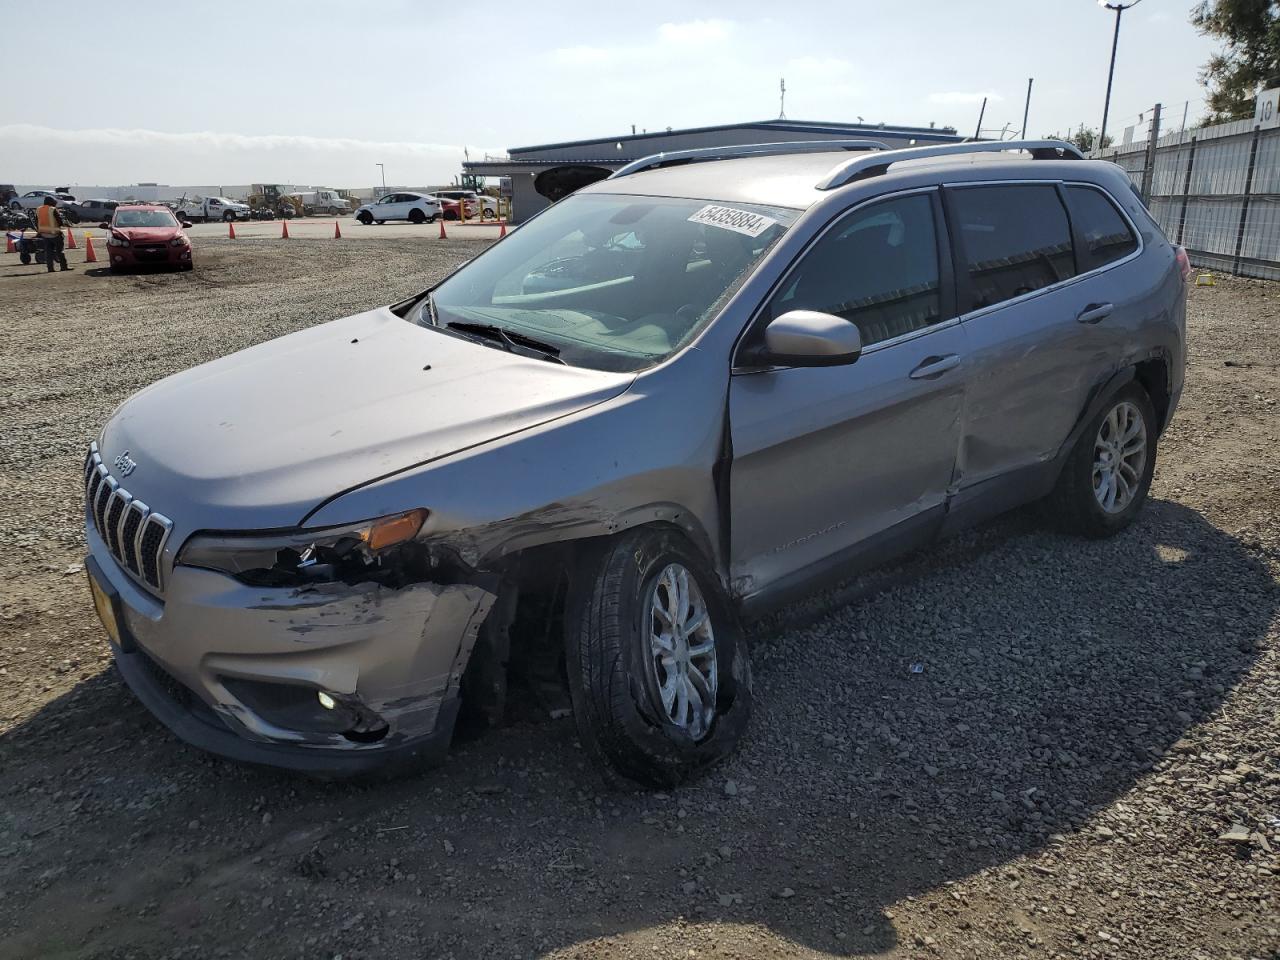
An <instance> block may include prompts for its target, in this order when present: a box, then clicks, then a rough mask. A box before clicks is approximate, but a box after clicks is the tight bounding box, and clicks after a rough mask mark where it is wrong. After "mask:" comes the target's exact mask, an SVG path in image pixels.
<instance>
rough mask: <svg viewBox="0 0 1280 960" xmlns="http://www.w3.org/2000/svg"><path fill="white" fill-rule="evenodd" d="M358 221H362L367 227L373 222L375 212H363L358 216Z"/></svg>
mask: <svg viewBox="0 0 1280 960" xmlns="http://www.w3.org/2000/svg"><path fill="white" fill-rule="evenodd" d="M356 222H357V223H362V224H364V225H365V226H366V227H367V226H368V225H369V224H371V223H373V214H371V213H369V211H367V210H366V211H365V212H363V213H361V214H360V215H359V216H358V217H356Z"/></svg>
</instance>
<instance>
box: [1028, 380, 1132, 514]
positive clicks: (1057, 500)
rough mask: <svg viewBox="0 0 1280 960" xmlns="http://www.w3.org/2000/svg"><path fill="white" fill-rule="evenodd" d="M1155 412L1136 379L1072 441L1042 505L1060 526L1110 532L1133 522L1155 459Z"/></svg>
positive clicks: (1107, 404)
mask: <svg viewBox="0 0 1280 960" xmlns="http://www.w3.org/2000/svg"><path fill="white" fill-rule="evenodd" d="M1156 433H1157V427H1156V416H1155V410H1154V408H1153V407H1152V406H1151V398H1150V397H1148V396H1147V392H1146V391H1145V390H1143V389H1142V386H1141V385H1140V384H1138V383H1130V384H1128V385H1127V386H1125V387H1124V388H1122V389H1121V390H1120V391H1119V392H1117V393H1116V394H1115V395H1114V396H1113V397H1112V398H1111V399H1110V400H1108V401H1107V402H1106V403H1105V404H1104V405H1103V407H1102V410H1100V411H1099V412H1098V414H1097V415H1096V416H1095V417H1094V418H1093V420H1091V421H1090V422H1089V425H1088V426H1086V427H1085V429H1084V431H1083V432H1082V433H1081V434H1080V439H1079V440H1078V441H1076V445H1075V447H1074V448H1073V449H1072V451H1071V454H1070V456H1068V457H1067V462H1066V464H1065V465H1064V466H1063V468H1062V474H1061V475H1060V476H1059V477H1058V483H1057V486H1056V487H1055V488H1054V491H1053V493H1052V494H1050V495H1049V499H1048V501H1047V502H1046V505H1047V507H1048V509H1049V511H1050V515H1051V516H1052V517H1053V518H1054V521H1055V522H1056V523H1057V525H1058V526H1059V527H1061V528H1062V529H1063V530H1065V531H1067V532H1070V533H1077V534H1080V535H1082V536H1086V537H1094V538H1100V537H1109V536H1111V535H1112V534H1114V533H1118V532H1119V531H1120V530H1123V529H1124V528H1125V527H1127V526H1128V525H1129V524H1130V523H1132V522H1133V519H1134V517H1136V516H1137V515H1138V512H1139V511H1140V510H1141V509H1142V505H1143V503H1145V502H1146V499H1147V491H1148V490H1149V489H1150V487H1151V477H1152V474H1153V473H1154V471H1155V464H1156V439H1157V437H1156Z"/></svg>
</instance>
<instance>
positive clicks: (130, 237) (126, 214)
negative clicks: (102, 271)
mask: <svg viewBox="0 0 1280 960" xmlns="http://www.w3.org/2000/svg"><path fill="white" fill-rule="evenodd" d="M189 226H191V222H190V221H187V220H184V221H181V222H180V221H178V220H177V219H175V218H174V215H173V212H172V211H171V210H170V209H169V208H168V207H166V206H163V205H162V204H158V203H147V204H122V205H120V206H118V207H116V210H115V213H114V214H113V215H112V218H111V221H110V222H109V223H107V222H103V223H100V224H98V227H99V229H102V230H106V231H108V233H109V236H108V237H107V260H108V263H109V264H110V266H111V269H112V270H113V271H120V270H126V269H129V268H133V267H144V266H145V267H150V266H167V267H175V268H177V269H179V270H190V269H191V267H192V260H191V241H190V240H189V239H188V237H187V235H186V233H184V232H183V231H184V230H185V228H187V227H189Z"/></svg>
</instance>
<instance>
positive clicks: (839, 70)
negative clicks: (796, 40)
mask: <svg viewBox="0 0 1280 960" xmlns="http://www.w3.org/2000/svg"><path fill="white" fill-rule="evenodd" d="M784 69H785V73H786V75H787V76H788V77H801V76H803V77H805V78H807V79H811V80H842V79H844V78H846V77H849V76H850V75H852V74H853V73H854V65H853V63H851V62H850V61H848V60H844V59H841V58H840V57H794V58H792V59H791V60H788V61H787V63H786V67H785V68H784Z"/></svg>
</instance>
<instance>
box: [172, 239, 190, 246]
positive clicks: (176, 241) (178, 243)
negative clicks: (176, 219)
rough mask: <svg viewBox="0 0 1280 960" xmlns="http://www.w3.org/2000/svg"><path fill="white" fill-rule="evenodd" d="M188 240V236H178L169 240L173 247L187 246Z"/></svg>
mask: <svg viewBox="0 0 1280 960" xmlns="http://www.w3.org/2000/svg"><path fill="white" fill-rule="evenodd" d="M187 243H188V241H187V238H186V237H182V236H178V237H174V238H173V239H172V240H170V241H169V246H171V247H185V246H186V245H187Z"/></svg>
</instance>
